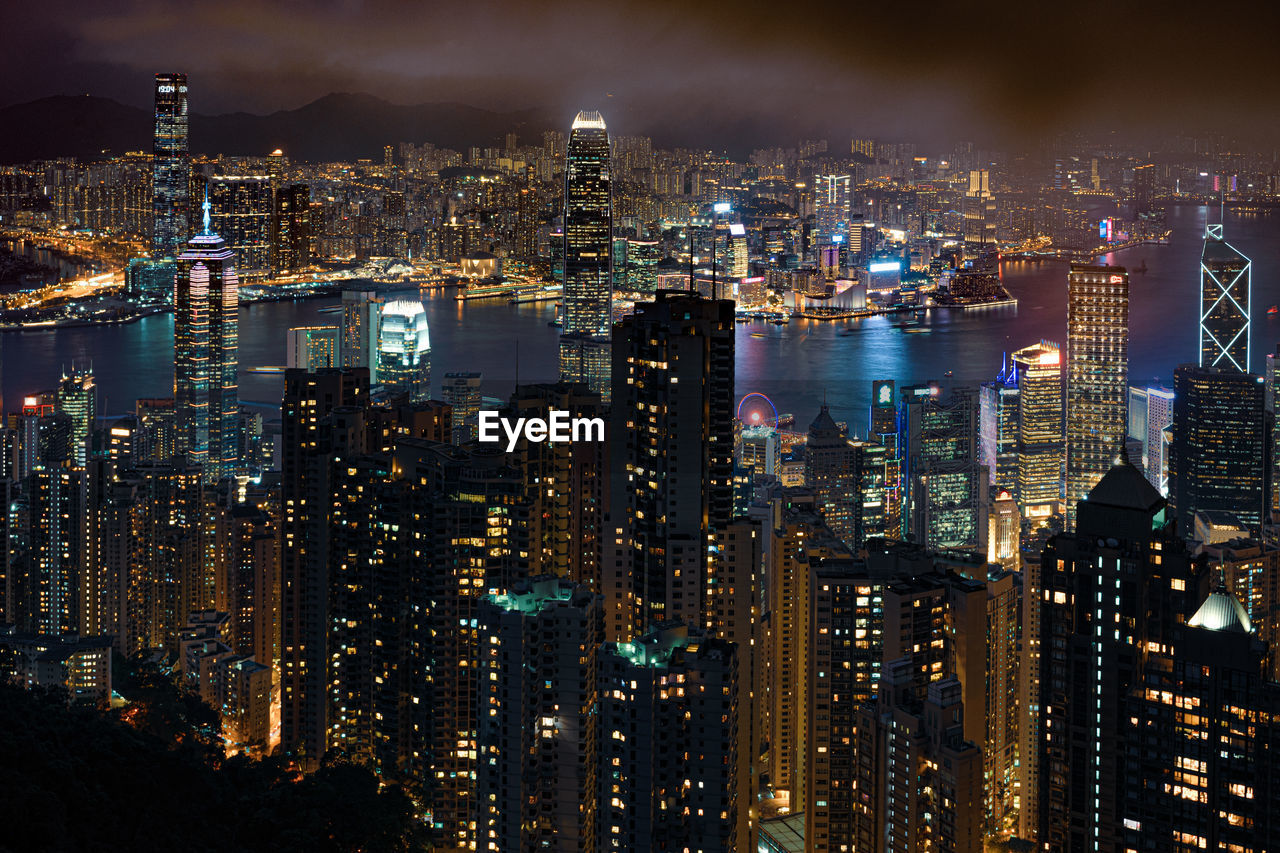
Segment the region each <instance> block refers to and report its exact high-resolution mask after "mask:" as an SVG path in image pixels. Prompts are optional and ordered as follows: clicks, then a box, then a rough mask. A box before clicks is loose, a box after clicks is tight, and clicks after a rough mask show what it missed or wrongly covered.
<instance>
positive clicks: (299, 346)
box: [285, 326, 342, 370]
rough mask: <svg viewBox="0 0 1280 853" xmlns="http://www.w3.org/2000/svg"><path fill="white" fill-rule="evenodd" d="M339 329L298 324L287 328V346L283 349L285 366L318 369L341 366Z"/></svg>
mask: <svg viewBox="0 0 1280 853" xmlns="http://www.w3.org/2000/svg"><path fill="white" fill-rule="evenodd" d="M340 338H341V334H340V330H339V329H338V327H337V326H298V327H296V328H293V329H290V330H289V346H288V348H287V349H286V350H285V359H286V360H285V367H301V368H302V369H303V370H319V369H320V368H322V367H341V366H342V359H341V358H340V357H339V353H338V351H339V349H340V347H339V340H340Z"/></svg>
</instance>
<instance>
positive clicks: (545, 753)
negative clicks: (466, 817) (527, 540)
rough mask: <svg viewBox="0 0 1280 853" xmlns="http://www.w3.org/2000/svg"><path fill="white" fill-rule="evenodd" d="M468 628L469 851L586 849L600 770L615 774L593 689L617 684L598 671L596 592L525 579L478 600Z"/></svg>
mask: <svg viewBox="0 0 1280 853" xmlns="http://www.w3.org/2000/svg"><path fill="white" fill-rule="evenodd" d="M477 635H478V639H479V646H478V648H479V660H478V661H477V665H478V672H477V674H478V676H479V678H478V680H477V696H476V706H477V711H478V713H477V737H476V743H477V749H476V754H477V757H478V759H479V760H478V762H477V779H476V793H477V797H478V801H479V804H480V808H479V815H478V828H477V849H479V850H492V851H510V850H549V851H562V853H571V852H572V853H595V851H596V850H598V849H599V847H598V846H597V845H598V843H599V834H600V832H601V827H600V826H599V811H600V809H601V807H602V804H607V803H608V802H609V800H603V801H602V800H601V799H599V792H600V788H601V786H600V781H599V774H600V773H602V772H606V773H612V772H619V774H620V775H621V768H620V767H617V768H615V767H610V766H605V765H603V764H602V763H601V761H600V755H599V752H600V738H601V737H602V736H610V737H611V736H613V734H614V733H613V732H607V733H605V732H601V730H600V725H599V723H600V719H599V710H600V706H599V702H600V697H599V692H598V691H599V689H600V687H601V686H604V687H606V688H607V689H610V690H616V689H617V686H616V685H611V684H609V683H608V682H602V681H601V679H600V677H599V669H598V662H599V653H600V646H601V644H602V643H603V642H604V606H603V603H602V600H601V598H600V596H599V595H596V594H595V593H592V592H591V591H590V590H589V589H587V588H586V587H583V586H578V585H576V584H574V583H573V582H572V581H570V580H568V579H565V578H556V577H554V576H549V575H544V576H539V577H535V578H531V579H530V580H528V581H525V582H521V583H519V584H517V585H516V586H514V587H513V588H512V589H510V590H508V591H507V592H506V593H505V594H501V595H494V596H490V597H489V598H487V599H486V600H485V601H484V602H482V603H481V604H480V607H479V611H478V628H477ZM548 640H550V642H549V643H548ZM632 754H634V753H632ZM610 794H611V796H610V800H611V799H612V792H610Z"/></svg>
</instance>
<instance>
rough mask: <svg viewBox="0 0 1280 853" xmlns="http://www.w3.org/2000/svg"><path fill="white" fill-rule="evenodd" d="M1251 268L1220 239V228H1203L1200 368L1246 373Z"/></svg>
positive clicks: (1243, 258) (1243, 257)
mask: <svg viewBox="0 0 1280 853" xmlns="http://www.w3.org/2000/svg"><path fill="white" fill-rule="evenodd" d="M1252 270H1253V265H1252V264H1251V263H1250V261H1249V259H1248V258H1246V257H1245V256H1244V255H1243V254H1241V252H1240V250H1239V249H1237V248H1236V247H1235V246H1232V245H1231V244H1230V243H1228V242H1227V241H1226V240H1224V239H1222V226H1221V225H1209V226H1207V227H1206V228H1205V235H1204V249H1203V250H1202V251H1201V254H1200V366H1201V367H1217V368H1220V369H1222V370H1234V371H1236V372H1238V373H1248V372H1249V304H1250V301H1251V294H1252V286H1251V285H1252V277H1253V276H1252Z"/></svg>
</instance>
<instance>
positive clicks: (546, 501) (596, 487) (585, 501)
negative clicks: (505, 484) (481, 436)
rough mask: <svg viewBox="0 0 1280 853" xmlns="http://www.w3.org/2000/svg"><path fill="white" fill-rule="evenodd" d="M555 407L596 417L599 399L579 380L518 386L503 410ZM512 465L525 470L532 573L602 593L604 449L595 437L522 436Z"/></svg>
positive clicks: (525, 413)
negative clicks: (539, 439)
mask: <svg viewBox="0 0 1280 853" xmlns="http://www.w3.org/2000/svg"><path fill="white" fill-rule="evenodd" d="M553 410H559V411H565V412H572V413H573V416H574V417H579V418H600V419H601V423H603V417H604V407H603V406H602V405H601V404H600V398H599V397H598V396H596V395H595V394H592V393H591V392H590V391H588V390H587V387H586V386H585V385H582V384H572V383H566V382H559V383H555V384H538V385H518V386H516V388H515V390H514V391H513V392H512V394H511V398H510V400H509V402H508V405H507V412H506V414H508V415H509V416H511V417H516V418H530V417H532V418H544V419H545V418H550V416H551V412H552V411H553ZM515 452H516V454H517V456H516V460H517V461H515V462H513V464H515V465H516V467H518V468H519V469H520V470H521V471H522V472H523V473H524V480H525V488H526V495H527V498H528V501H529V504H530V507H531V509H530V517H529V540H530V543H531V545H530V554H529V559H530V571H531V572H534V573H536V574H553V575H556V576H558V577H567V578H569V579H571V580H573V581H574V582H576V583H581V584H584V585H586V586H588V587H590V588H591V589H592V590H593V591H597V592H598V591H601V590H602V587H601V579H600V548H601V545H602V539H601V534H602V529H603V513H604V503H605V494H604V491H605V483H606V481H607V477H606V471H605V464H606V461H607V453H608V447H607V445H606V444H605V443H604V442H603V441H601V440H599V436H590V437H588V440H585V441H570V442H550V441H544V442H531V441H528V440H527V439H521V440H520V442H519V443H518V444H517V446H516V450H515Z"/></svg>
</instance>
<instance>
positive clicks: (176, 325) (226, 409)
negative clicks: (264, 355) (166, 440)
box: [173, 201, 240, 481]
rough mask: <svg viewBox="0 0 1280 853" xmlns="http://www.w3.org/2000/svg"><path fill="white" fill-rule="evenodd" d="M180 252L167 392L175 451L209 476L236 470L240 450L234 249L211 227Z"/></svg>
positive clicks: (207, 214) (210, 477)
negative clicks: (172, 414)
mask: <svg viewBox="0 0 1280 853" xmlns="http://www.w3.org/2000/svg"><path fill="white" fill-rule="evenodd" d="M204 223H205V227H204V230H203V231H202V232H201V233H200V234H197V235H196V236H194V237H192V238H191V239H190V240H189V241H187V243H186V245H185V246H184V247H183V249H182V253H181V254H179V255H178V258H177V266H178V274H177V281H176V287H175V290H174V298H173V358H174V364H173V397H174V408H175V409H176V412H177V422H178V430H177V445H178V446H177V452H178V453H179V454H180V455H185V456H186V457H187V460H188V461H189V462H190V463H191V464H193V465H201V466H203V469H204V476H205V479H207V480H211V481H212V480H218V479H221V478H222V477H225V476H227V475H229V474H231V473H232V471H234V470H235V467H236V463H237V461H238V456H239V448H240V438H239V424H240V409H239V387H238V385H237V380H236V369H237V367H238V366H239V361H238V358H239V355H238V353H239V309H240V300H239V290H240V283H239V279H238V278H237V277H236V268H235V252H233V251H232V250H231V247H230V246H228V245H227V244H226V242H225V241H224V240H223V239H222V238H221V237H219V236H218V235H217V234H214V233H213V232H212V231H210V229H209V202H208V201H206V202H205V220H204Z"/></svg>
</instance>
